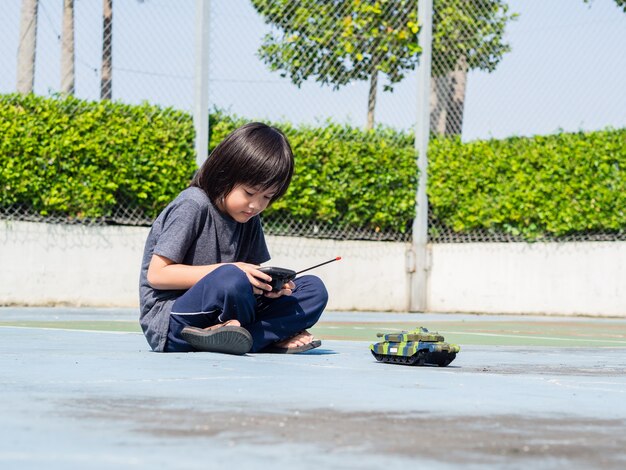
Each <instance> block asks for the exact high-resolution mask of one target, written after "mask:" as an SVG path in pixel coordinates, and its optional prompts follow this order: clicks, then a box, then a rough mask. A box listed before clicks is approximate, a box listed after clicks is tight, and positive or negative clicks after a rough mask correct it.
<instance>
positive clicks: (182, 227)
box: [154, 199, 206, 263]
mask: <svg viewBox="0 0 626 470" xmlns="http://www.w3.org/2000/svg"><path fill="white" fill-rule="evenodd" d="M205 218H206V211H203V210H202V208H201V207H200V205H199V204H198V203H197V202H196V201H193V200H191V199H183V200H180V201H178V202H177V203H175V204H172V205H171V206H170V207H168V208H167V210H166V211H165V212H164V213H163V219H162V222H161V223H162V226H161V234H160V235H159V238H158V241H157V243H156V245H155V247H154V254H156V255H160V256H164V257H166V258H168V259H171V260H172V261H174V262H175V263H182V262H183V260H184V259H185V255H186V254H187V252H188V251H189V249H190V247H191V246H192V245H193V244H194V243H195V242H196V240H197V239H198V236H199V233H200V230H201V228H202V226H203V224H204V219H205Z"/></svg>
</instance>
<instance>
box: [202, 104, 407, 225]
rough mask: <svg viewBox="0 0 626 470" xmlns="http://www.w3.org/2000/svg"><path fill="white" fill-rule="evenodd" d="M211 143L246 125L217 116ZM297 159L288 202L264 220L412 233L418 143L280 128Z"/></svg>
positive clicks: (375, 134) (375, 133)
mask: <svg viewBox="0 0 626 470" xmlns="http://www.w3.org/2000/svg"><path fill="white" fill-rule="evenodd" d="M211 119H212V122H213V125H212V126H211V128H210V129H211V142H215V143H217V142H219V141H220V140H221V139H223V138H224V137H225V136H226V135H227V134H228V133H229V132H230V131H232V130H234V129H235V128H236V127H238V126H240V125H241V124H243V123H244V122H245V121H243V120H241V119H236V118H231V117H228V116H225V115H223V114H221V113H219V112H218V113H216V114H214V115H212V118H211ZM276 127H278V128H280V129H281V130H282V131H283V132H285V134H286V135H287V137H288V139H289V142H290V144H291V147H292V149H293V152H294V155H295V162H296V167H295V174H294V178H293V180H292V183H291V186H290V187H289V190H288V191H287V194H285V196H284V197H283V198H282V199H280V200H278V201H276V202H275V203H274V204H273V205H272V206H271V207H270V208H268V209H267V210H266V211H265V212H264V218H265V219H268V220H271V219H280V218H284V217H285V216H289V217H290V218H292V220H294V221H298V222H305V221H314V222H319V223H332V224H334V225H336V226H353V227H359V228H368V229H371V230H374V231H396V232H406V231H407V229H408V228H410V225H411V221H412V220H413V216H414V214H415V188H416V185H417V167H416V157H415V149H414V146H413V139H412V137H411V136H410V135H408V134H406V133H401V132H397V131H394V130H392V129H388V128H383V127H379V128H377V129H375V130H371V131H363V130H361V129H358V128H354V127H350V126H348V125H339V124H334V123H332V122H329V123H327V124H326V125H325V126H324V127H321V128H320V127H312V126H302V127H298V128H296V127H293V126H291V125H290V124H284V123H278V124H276Z"/></svg>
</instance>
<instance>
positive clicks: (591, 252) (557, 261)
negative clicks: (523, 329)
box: [428, 242, 626, 317]
mask: <svg viewBox="0 0 626 470" xmlns="http://www.w3.org/2000/svg"><path fill="white" fill-rule="evenodd" d="M432 259H433V262H432V267H431V273H430V278H429V289H428V292H429V299H428V301H429V306H430V310H432V311H438V312H484V313H541V314H581V315H606V316H621V317H626V242H584V243H467V244H436V245H433V247H432Z"/></svg>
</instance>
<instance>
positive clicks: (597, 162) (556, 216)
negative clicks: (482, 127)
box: [428, 129, 626, 239]
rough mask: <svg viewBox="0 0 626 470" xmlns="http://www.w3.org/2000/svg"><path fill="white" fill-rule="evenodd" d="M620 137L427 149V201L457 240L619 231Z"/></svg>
mask: <svg viewBox="0 0 626 470" xmlns="http://www.w3.org/2000/svg"><path fill="white" fill-rule="evenodd" d="M625 171H626V129H621V130H606V131H599V132H587V133H583V132H580V133H574V134H566V133H562V134H558V135H551V136H538V137H532V138H510V139H505V140H488V141H476V142H470V143H466V144H463V143H461V141H460V140H459V138H448V139H446V138H440V139H436V140H434V141H432V142H431V145H430V148H429V182H430V184H429V190H428V193H429V201H430V204H431V207H432V209H433V211H434V214H435V216H436V217H437V218H438V219H439V220H441V221H442V222H444V223H445V224H446V225H448V226H449V227H451V228H453V229H454V230H455V231H457V232H463V231H470V230H473V229H481V228H482V229H489V230H493V231H505V232H508V233H512V234H516V235H522V236H524V237H526V238H527V239H540V238H541V237H542V236H544V235H554V236H561V235H567V234H571V233H575V232H587V231H618V230H624V229H626V173H625Z"/></svg>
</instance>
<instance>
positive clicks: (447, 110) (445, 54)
mask: <svg viewBox="0 0 626 470" xmlns="http://www.w3.org/2000/svg"><path fill="white" fill-rule="evenodd" d="M433 10H434V12H433V61H432V63H433V67H432V81H431V99H430V105H431V116H430V129H431V132H433V133H435V134H440V135H460V134H461V131H462V128H463V111H464V108H465V88H466V84H467V73H468V71H469V70H483V71H486V72H493V71H494V70H495V69H496V67H497V65H498V64H499V63H500V61H501V60H502V57H503V56H504V54H506V53H507V52H509V51H510V50H511V48H510V46H509V44H507V43H506V42H505V41H504V31H505V28H506V25H507V24H508V22H509V21H511V20H513V19H515V18H516V17H517V15H515V14H511V13H509V7H508V5H507V4H506V3H505V2H504V0H435V1H434V8H433Z"/></svg>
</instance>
